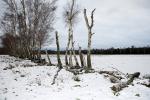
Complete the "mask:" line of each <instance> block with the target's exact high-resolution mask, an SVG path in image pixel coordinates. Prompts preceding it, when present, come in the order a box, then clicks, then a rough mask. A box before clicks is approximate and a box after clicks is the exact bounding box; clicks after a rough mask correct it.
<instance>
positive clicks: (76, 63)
mask: <svg viewBox="0 0 150 100" xmlns="http://www.w3.org/2000/svg"><path fill="white" fill-rule="evenodd" d="M72 49H73V56H74V59H75V66H76V67H80V66H79V62H78V59H77V56H76V53H75V49H74V42H72Z"/></svg>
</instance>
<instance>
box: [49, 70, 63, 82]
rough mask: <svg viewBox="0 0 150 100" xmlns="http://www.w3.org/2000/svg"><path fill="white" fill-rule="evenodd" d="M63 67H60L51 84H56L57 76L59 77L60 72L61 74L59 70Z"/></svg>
mask: <svg viewBox="0 0 150 100" xmlns="http://www.w3.org/2000/svg"><path fill="white" fill-rule="evenodd" d="M61 69H62V68H59V69H58V70H57V72H56V74H55V75H54V78H53V82H52V84H51V85H54V84H55V81H56V78H57V77H58V74H59V72H60V71H61Z"/></svg>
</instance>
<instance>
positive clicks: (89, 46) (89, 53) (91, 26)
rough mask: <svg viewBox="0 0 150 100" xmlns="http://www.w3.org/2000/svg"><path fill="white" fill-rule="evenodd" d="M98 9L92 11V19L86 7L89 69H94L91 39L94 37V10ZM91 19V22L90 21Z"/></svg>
mask: <svg viewBox="0 0 150 100" xmlns="http://www.w3.org/2000/svg"><path fill="white" fill-rule="evenodd" d="M95 10H96V9H94V10H93V11H92V12H91V17H90V18H91V19H90V20H89V19H88V17H87V13H86V9H84V19H85V22H86V26H87V29H88V50H87V70H89V69H92V64H91V39H92V35H93V34H94V33H93V32H92V28H93V26H94V12H95ZM89 21H91V22H89Z"/></svg>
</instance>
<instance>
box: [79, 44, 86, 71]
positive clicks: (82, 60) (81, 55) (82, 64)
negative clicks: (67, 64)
mask: <svg viewBox="0 0 150 100" xmlns="http://www.w3.org/2000/svg"><path fill="white" fill-rule="evenodd" d="M79 57H80V62H81V67H83V68H85V67H86V62H85V58H84V55H83V53H82V52H81V47H79Z"/></svg>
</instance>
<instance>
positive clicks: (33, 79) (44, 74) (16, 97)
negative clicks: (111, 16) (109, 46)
mask: <svg viewBox="0 0 150 100" xmlns="http://www.w3.org/2000/svg"><path fill="white" fill-rule="evenodd" d="M51 59H52V62H54V61H55V62H56V57H55V56H53V57H52V56H51ZM148 60H149V61H150V56H149V55H141V56H134V55H133V56H93V67H94V68H95V69H97V70H99V69H101V68H104V69H105V67H106V69H107V68H110V67H117V68H118V69H119V70H121V71H122V72H124V73H126V72H135V71H140V72H142V73H143V74H144V73H150V70H149V69H150V67H148V66H149V65H150V62H149V61H148ZM0 65H1V66H0V100H150V89H149V88H148V87H145V86H143V85H140V84H136V83H137V82H139V81H141V80H139V79H136V80H135V81H134V86H132V85H131V86H129V87H127V88H124V89H123V90H122V91H121V92H120V95H119V96H115V95H114V94H113V93H112V91H111V89H110V87H111V86H112V85H113V84H112V83H110V81H109V80H107V79H105V78H104V76H103V75H101V74H98V73H90V74H82V75H78V76H74V75H73V74H72V73H70V72H68V71H66V70H65V69H62V70H61V71H60V73H59V75H58V77H57V79H56V84H54V85H51V83H52V80H53V77H54V75H55V73H56V71H57V68H56V67H55V66H36V64H34V63H32V62H30V61H29V60H21V59H17V58H14V57H10V56H0ZM139 67H140V68H139ZM77 77H78V79H79V80H80V81H75V80H74V79H76V78H77ZM137 94H138V95H137ZM136 95H137V96H136Z"/></svg>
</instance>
